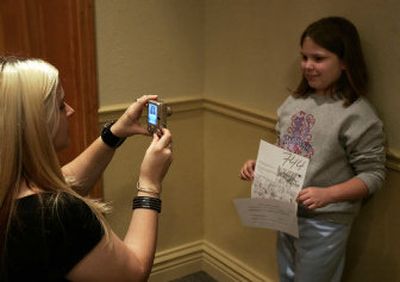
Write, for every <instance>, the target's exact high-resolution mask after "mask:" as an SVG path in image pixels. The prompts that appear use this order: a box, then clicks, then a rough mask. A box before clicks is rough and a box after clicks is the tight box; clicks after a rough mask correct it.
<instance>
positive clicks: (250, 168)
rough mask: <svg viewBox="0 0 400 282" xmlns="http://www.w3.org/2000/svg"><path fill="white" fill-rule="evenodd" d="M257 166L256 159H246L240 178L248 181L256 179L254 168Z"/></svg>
mask: <svg viewBox="0 0 400 282" xmlns="http://www.w3.org/2000/svg"><path fill="white" fill-rule="evenodd" d="M255 168H256V161H255V160H248V161H246V162H245V163H244V164H243V166H242V168H241V169H240V178H241V179H243V180H247V181H252V180H253V179H254V170H255Z"/></svg>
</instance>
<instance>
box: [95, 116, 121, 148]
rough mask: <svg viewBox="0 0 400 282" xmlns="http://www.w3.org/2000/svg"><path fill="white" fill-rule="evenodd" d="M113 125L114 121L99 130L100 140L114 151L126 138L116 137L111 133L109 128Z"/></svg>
mask: <svg viewBox="0 0 400 282" xmlns="http://www.w3.org/2000/svg"><path fill="white" fill-rule="evenodd" d="M114 123H115V121H112V122H109V123H106V124H105V125H104V126H103V129H102V130H101V139H102V140H103V142H104V143H105V144H107V145H108V146H109V147H111V148H113V149H115V148H118V147H119V146H121V144H122V143H124V141H125V139H126V138H123V137H118V136H116V135H114V134H113V133H112V132H111V126H112V125H113V124H114Z"/></svg>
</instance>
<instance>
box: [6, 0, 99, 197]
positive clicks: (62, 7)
mask: <svg viewBox="0 0 400 282" xmlns="http://www.w3.org/2000/svg"><path fill="white" fill-rule="evenodd" d="M0 29H1V31H0V40H1V42H0V52H1V53H2V55H17V56H27V57H38V58H43V59H45V60H47V61H48V62H50V63H51V64H53V65H55V66H56V67H57V68H58V69H59V70H60V77H61V81H62V83H63V87H64V90H65V95H66V101H67V102H68V103H69V104H70V105H71V106H72V107H73V108H74V109H75V115H74V116H73V117H72V118H71V122H70V130H71V146H70V147H69V148H68V149H66V150H65V151H64V152H62V153H61V154H60V159H61V162H62V163H65V162H67V161H69V160H71V159H73V158H74V157H75V156H77V155H78V154H79V153H80V152H81V151H82V150H84V148H86V147H87V146H88V145H89V144H90V143H91V142H92V141H93V140H94V139H95V138H96V137H97V136H98V134H99V130H98V114H97V112H98V94H97V75H96V49H95V32H94V30H95V27H94V0H62V1H61V0H57V1H54V0H36V1H31V0H1V1H0ZM101 194H102V193H101V189H100V188H99V185H97V186H96V188H95V191H94V192H93V196H96V197H99V196H101Z"/></svg>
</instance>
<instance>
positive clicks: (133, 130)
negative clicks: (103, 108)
mask: <svg viewBox="0 0 400 282" xmlns="http://www.w3.org/2000/svg"><path fill="white" fill-rule="evenodd" d="M156 99H157V95H144V96H142V97H140V98H138V99H136V102H134V103H132V104H131V105H130V106H129V107H128V109H127V110H126V111H125V113H124V114H123V115H122V116H121V117H120V118H119V119H118V120H117V121H116V122H115V123H114V124H113V126H111V131H112V133H113V134H114V135H116V136H118V137H121V138H124V137H129V136H132V135H135V134H143V135H149V132H148V131H147V128H144V127H142V126H141V124H140V117H141V115H142V111H143V109H144V108H145V107H146V105H147V102H148V101H149V100H156Z"/></svg>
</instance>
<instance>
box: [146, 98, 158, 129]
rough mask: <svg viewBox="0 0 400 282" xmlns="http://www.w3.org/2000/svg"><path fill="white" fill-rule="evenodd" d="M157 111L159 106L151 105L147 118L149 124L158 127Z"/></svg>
mask: <svg viewBox="0 0 400 282" xmlns="http://www.w3.org/2000/svg"><path fill="white" fill-rule="evenodd" d="M157 110H158V109H157V105H155V104H153V103H149V114H148V116H147V121H148V123H149V124H152V125H157Z"/></svg>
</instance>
